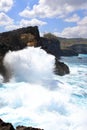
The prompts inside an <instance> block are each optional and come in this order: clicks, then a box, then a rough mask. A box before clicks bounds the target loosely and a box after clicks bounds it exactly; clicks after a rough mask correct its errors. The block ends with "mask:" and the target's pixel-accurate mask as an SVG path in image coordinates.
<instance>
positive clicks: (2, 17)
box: [0, 12, 13, 26]
mask: <svg viewBox="0 0 87 130" xmlns="http://www.w3.org/2000/svg"><path fill="white" fill-rule="evenodd" d="M12 23H13V19H11V18H10V17H9V16H7V15H6V14H5V13H3V12H2V13H0V26H6V25H9V24H12Z"/></svg>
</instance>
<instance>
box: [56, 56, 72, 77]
mask: <svg viewBox="0 0 87 130" xmlns="http://www.w3.org/2000/svg"><path fill="white" fill-rule="evenodd" d="M54 72H55V74H57V75H61V76H63V75H65V74H69V73H70V70H69V67H68V66H67V65H66V64H64V63H63V62H59V61H58V59H57V58H55V68H54Z"/></svg>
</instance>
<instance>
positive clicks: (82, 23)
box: [78, 16, 87, 26]
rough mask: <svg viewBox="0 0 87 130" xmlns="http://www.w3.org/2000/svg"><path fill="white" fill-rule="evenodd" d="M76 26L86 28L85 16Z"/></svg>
mask: <svg viewBox="0 0 87 130" xmlns="http://www.w3.org/2000/svg"><path fill="white" fill-rule="evenodd" d="M78 25H79V26H80V25H81V26H82V25H83V26H87V16H85V17H84V18H83V19H82V20H81V21H79V22H78Z"/></svg>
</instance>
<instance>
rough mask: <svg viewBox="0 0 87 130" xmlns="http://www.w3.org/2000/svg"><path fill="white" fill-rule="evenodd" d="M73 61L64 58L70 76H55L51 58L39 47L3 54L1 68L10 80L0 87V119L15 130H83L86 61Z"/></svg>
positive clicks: (85, 122)
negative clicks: (23, 128) (26, 128)
mask: <svg viewBox="0 0 87 130" xmlns="http://www.w3.org/2000/svg"><path fill="white" fill-rule="evenodd" d="M62 60H65V59H62ZM71 60H72V62H71ZM74 60H77V59H76V57H75V58H74V57H72V59H71V57H67V59H66V62H67V61H68V65H69V67H70V70H71V73H70V74H69V75H65V76H58V75H54V73H53V66H54V57H53V56H51V55H48V54H47V53H46V52H44V51H43V50H42V49H40V48H33V47H29V48H26V49H23V50H21V51H17V52H9V53H8V54H6V56H5V59H4V65H5V66H6V67H7V70H8V71H9V72H11V77H10V78H11V79H10V81H9V82H7V83H2V84H0V118H2V119H3V120H4V121H6V122H11V123H13V124H14V126H15V127H16V126H17V125H26V126H29V125H30V126H33V127H39V128H43V129H44V130H51V129H52V130H54V129H55V130H74V129H75V130H86V128H87V82H86V81H87V80H86V74H87V62H86V63H85V64H84V62H83V64H84V65H83V64H81V63H82V62H80V61H81V59H78V62H75V61H74ZM82 60H83V59H82ZM69 61H70V62H69ZM79 62H80V64H79ZM75 63H76V64H75Z"/></svg>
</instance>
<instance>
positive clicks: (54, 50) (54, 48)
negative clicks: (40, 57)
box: [40, 38, 61, 58]
mask: <svg viewBox="0 0 87 130" xmlns="http://www.w3.org/2000/svg"><path fill="white" fill-rule="evenodd" d="M40 45H41V47H42V49H44V50H45V51H46V52H47V53H49V54H52V55H54V56H55V57H57V58H58V57H60V55H61V49H60V42H59V40H58V39H55V38H50V39H49V38H41V44H40Z"/></svg>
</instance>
